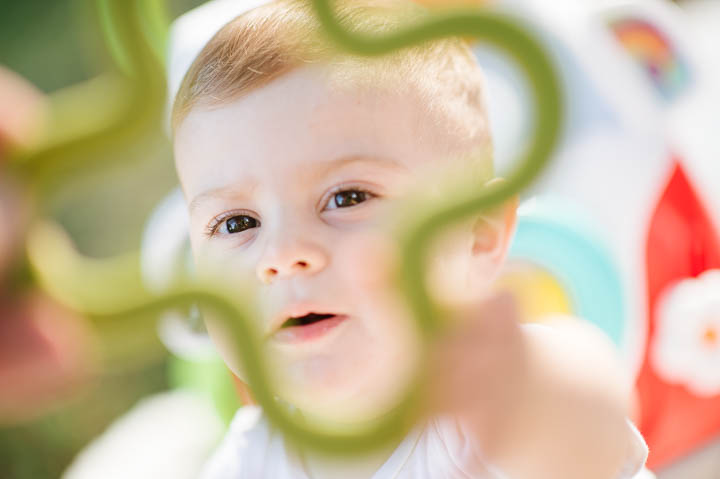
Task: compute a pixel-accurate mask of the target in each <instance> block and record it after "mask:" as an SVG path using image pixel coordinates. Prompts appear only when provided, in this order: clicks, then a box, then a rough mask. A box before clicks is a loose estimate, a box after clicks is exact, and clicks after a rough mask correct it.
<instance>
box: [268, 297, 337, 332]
mask: <svg viewBox="0 0 720 479" xmlns="http://www.w3.org/2000/svg"><path fill="white" fill-rule="evenodd" d="M308 314H330V315H333V316H342V313H339V312H337V311H332V309H331V308H328V307H325V306H320V305H317V304H312V303H293V304H290V305H288V306H286V307H285V308H283V310H282V311H281V312H280V313H279V314H277V315H276V316H275V317H274V318H273V320H272V321H271V323H270V332H269V334H268V336H272V335H273V334H275V333H276V332H277V331H279V330H280V329H281V328H282V326H283V324H285V322H286V321H287V320H288V319H292V318H301V317H303V316H307V315H308Z"/></svg>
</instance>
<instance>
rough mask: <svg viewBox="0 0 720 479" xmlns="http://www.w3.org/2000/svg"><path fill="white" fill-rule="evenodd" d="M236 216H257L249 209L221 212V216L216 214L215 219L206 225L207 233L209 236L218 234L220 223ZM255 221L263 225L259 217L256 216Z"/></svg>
mask: <svg viewBox="0 0 720 479" xmlns="http://www.w3.org/2000/svg"><path fill="white" fill-rule="evenodd" d="M236 216H250V217H252V218H255V216H253V215H252V214H250V212H249V211H244V210H240V211H237V210H236V211H228V212H226V213H223V214H221V215H220V216H216V217H215V218H213V219H212V220H211V221H210V223H209V224H208V225H207V226H206V227H205V235H206V236H208V237H213V236H216V235H217V229H218V227H219V226H220V225H222V223H223V221H227V220H229V219H231V218H234V217H236ZM255 221H257V222H258V226H260V225H261V222H260V220H258V219H257V218H256V219H255Z"/></svg>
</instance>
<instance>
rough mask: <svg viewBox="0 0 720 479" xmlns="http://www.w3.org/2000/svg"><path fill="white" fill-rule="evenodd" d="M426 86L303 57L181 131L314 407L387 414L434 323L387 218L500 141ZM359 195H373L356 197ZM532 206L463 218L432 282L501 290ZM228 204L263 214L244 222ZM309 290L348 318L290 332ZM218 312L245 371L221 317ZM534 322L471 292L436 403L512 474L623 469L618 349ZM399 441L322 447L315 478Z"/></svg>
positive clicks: (231, 359)
mask: <svg viewBox="0 0 720 479" xmlns="http://www.w3.org/2000/svg"><path fill="white" fill-rule="evenodd" d="M393 91H394V92H393ZM398 92H402V93H398ZM420 98H421V97H420V95H418V94H416V92H414V91H413V90H412V88H406V89H395V90H393V89H387V90H383V89H380V88H371V87H365V88H341V87H338V86H337V85H336V84H334V83H333V82H331V81H329V80H328V76H327V75H326V74H325V72H324V71H323V69H322V67H320V66H312V67H304V68H300V69H298V70H295V71H294V72H292V73H290V74H288V75H285V76H283V77H281V78H279V79H278V80H276V81H274V82H272V83H270V84H269V85H267V86H265V87H263V88H260V89H257V90H254V91H252V92H251V93H249V94H247V95H246V96H244V97H242V98H240V99H238V100H235V101H232V102H228V103H224V104H222V105H220V106H214V107H212V108H203V107H195V108H194V109H193V110H192V111H191V112H190V113H189V115H188V116H187V118H185V119H184V120H183V121H182V122H181V124H180V125H179V127H178V129H177V130H176V134H175V139H174V147H175V157H176V162H177V170H178V174H179V177H180V181H181V184H182V187H183V190H184V193H185V196H186V199H187V201H188V205H189V211H190V218H191V219H190V223H191V231H190V236H191V242H192V247H193V252H194V254H195V258H196V261H197V264H198V268H199V269H200V270H208V271H217V270H218V269H221V270H225V271H232V272H233V274H235V275H239V276H241V277H244V278H246V280H247V278H250V279H249V280H251V281H254V282H256V284H257V285H258V287H259V293H258V300H259V302H260V303H261V305H262V314H261V315H260V316H261V317H259V318H258V327H259V328H260V330H261V331H264V332H265V333H266V334H267V341H266V347H267V348H268V351H269V353H270V357H272V358H273V361H274V365H275V366H276V371H277V372H276V376H277V379H278V384H279V385H282V388H281V389H279V391H280V395H281V396H282V397H283V398H284V399H285V400H286V401H288V402H290V403H292V404H294V405H295V406H297V407H299V408H300V409H301V410H303V411H304V412H306V413H307V414H310V415H312V414H316V413H317V414H320V413H322V414H321V415H322V417H324V418H331V419H335V420H338V421H346V422H352V421H362V420H366V419H368V418H371V417H375V416H377V415H378V414H382V411H383V410H384V409H386V408H387V407H389V406H390V405H391V404H392V402H393V400H395V399H397V395H398V394H401V393H402V392H403V388H402V385H403V382H404V380H406V379H407V378H409V377H410V373H411V372H412V370H413V367H414V366H415V364H416V361H417V357H418V354H419V351H418V349H419V348H418V342H417V332H416V331H415V328H414V326H413V323H412V321H411V319H410V318H409V317H408V314H407V312H406V310H405V307H404V305H403V304H402V302H401V301H400V300H399V298H398V297H396V296H395V295H394V294H393V291H394V289H393V288H392V287H391V285H390V283H389V279H388V278H389V277H390V275H389V274H388V271H389V270H390V269H391V268H390V266H391V265H392V262H393V260H394V258H395V257H396V255H395V254H394V253H393V246H394V245H393V241H392V238H391V236H390V235H389V233H388V231H389V228H387V224H386V221H388V215H389V213H390V212H391V211H392V209H393V206H394V205H395V204H396V203H397V202H398V201H399V200H401V199H402V198H404V197H406V196H407V195H408V192H409V191H410V190H414V191H417V190H419V191H426V192H427V194H428V195H432V194H433V187H432V183H431V182H428V181H427V179H428V177H430V178H433V177H437V174H439V172H441V171H443V170H446V169H448V168H454V167H460V168H463V167H465V166H466V165H465V164H464V163H462V161H464V160H452V159H451V158H453V157H463V156H467V154H468V148H479V149H482V148H483V147H486V145H468V144H467V141H464V139H463V138H457V137H453V136H452V135H453V133H452V132H453V131H456V130H455V129H452V128H444V126H446V125H444V124H443V121H444V120H443V119H442V118H438V117H435V116H433V115H432V114H431V113H429V111H430V109H428V108H426V107H425V106H426V105H424V103H423V102H422V101H421V100H420ZM338 195H339V196H338ZM352 195H355V199H356V200H357V199H358V198H359V199H360V200H362V201H355V202H352V201H350V202H349V203H348V198H350V196H352ZM348 204H352V205H351V206H342V205H348ZM515 206H516V204H515V202H511V203H510V204H508V205H505V206H504V207H502V208H499V209H498V210H497V211H494V212H491V213H487V214H485V215H482V216H478V217H476V218H473V219H472V221H469V222H468V223H467V224H464V225H461V226H460V227H458V228H457V230H455V231H453V232H452V234H451V235H449V239H448V240H447V241H446V242H443V243H442V247H441V248H438V251H436V252H435V253H434V257H433V258H432V259H431V263H432V264H431V272H432V273H431V274H430V277H433V278H434V280H435V282H434V283H433V284H435V283H437V284H438V285H440V284H443V283H449V284H453V285H454V286H455V287H454V288H449V289H453V290H456V291H457V290H462V291H464V292H466V293H467V294H463V295H459V296H461V297H463V298H468V297H473V298H481V297H483V296H487V294H488V291H489V289H490V285H491V284H492V279H493V278H494V277H495V276H496V275H497V273H498V270H499V269H500V267H501V266H502V263H503V260H504V258H505V255H506V252H507V247H508V244H509V241H510V238H511V236H512V232H513V230H514V226H515ZM229 218H234V220H233V221H234V223H233V224H237V223H238V221H245V225H246V226H249V227H248V229H245V230H243V231H239V232H235V233H231V230H232V229H233V227H232V225H230V226H229V223H228V222H227V220H228V219H229ZM436 292H437V293H438V294H439V295H442V292H443V288H442V287H440V286H438V287H437V288H436ZM455 299H456V298H455ZM299 303H304V304H311V305H312V306H311V308H312V310H313V311H315V312H330V313H335V314H344V315H347V317H348V319H347V320H345V321H344V322H342V323H341V324H340V325H339V326H337V327H336V328H334V329H333V330H332V331H331V332H330V333H328V334H327V335H326V336H323V337H322V338H320V340H317V341H312V342H306V343H301V344H292V343H291V344H288V343H286V342H283V341H282V340H279V338H278V334H275V331H276V328H277V327H278V318H279V317H280V318H281V317H282V312H283V310H284V309H285V308H286V307H287V306H288V305H292V304H299ZM456 304H457V303H456ZM206 319H208V329H209V331H210V334H211V335H212V337H213V339H214V341H215V342H216V343H217V344H218V346H219V349H220V350H221V353H222V354H223V355H224V357H225V360H226V362H227V364H228V365H229V366H230V367H231V369H232V370H233V371H234V372H235V373H236V374H237V375H238V376H239V377H241V378H242V365H241V364H239V362H238V361H237V359H236V357H235V355H234V354H233V353H232V351H231V350H230V348H228V347H227V341H226V338H225V336H224V334H223V331H222V328H221V327H220V326H219V325H218V324H216V323H215V322H214V321H213V320H212V318H206ZM518 319H519V318H518V317H517V313H516V312H515V309H514V306H513V303H512V301H509V300H508V299H507V298H494V299H490V300H489V301H487V302H485V301H483V302H481V303H479V304H478V303H475V304H472V303H470V304H469V303H467V302H464V304H463V306H462V307H460V308H457V314H455V315H453V317H449V318H447V320H448V322H449V323H450V324H452V325H453V326H452V327H451V329H450V332H449V333H448V334H447V336H446V337H444V338H441V339H440V340H439V341H438V344H437V346H436V348H435V349H434V350H433V351H431V353H430V354H432V355H433V356H432V357H433V361H431V364H433V366H432V367H431V368H430V369H431V371H429V374H430V379H431V380H430V384H431V385H432V386H431V387H430V389H429V390H428V391H427V399H428V401H427V402H428V407H429V413H437V412H441V411H442V412H446V411H448V412H451V413H453V414H456V415H457V416H458V417H460V418H461V419H462V420H463V421H465V423H466V424H468V425H469V430H470V431H471V432H472V434H473V435H474V436H475V440H476V441H477V444H478V445H480V446H481V448H482V454H483V457H485V458H486V459H490V460H491V461H492V462H493V463H494V464H496V465H497V466H498V467H500V468H501V469H503V470H505V471H506V472H507V473H508V474H509V475H512V477H518V478H523V477H532V478H533V479H537V478H545V477H547V478H553V479H557V478H564V477H568V478H570V477H586V478H594V477H597V478H610V477H613V474H615V473H616V471H617V470H618V469H619V467H620V464H621V462H622V460H623V457H624V454H625V451H626V448H627V438H628V434H627V430H626V428H625V425H624V417H625V401H626V399H625V398H626V397H627V391H626V388H624V385H623V382H622V380H621V378H622V374H621V373H620V367H619V365H618V362H617V359H616V355H615V351H614V350H613V349H612V347H611V346H609V345H608V341H607V340H605V339H604V338H603V337H602V336H601V334H600V333H598V332H597V331H595V330H592V329H591V328H590V327H589V326H587V327H586V326H584V325H579V324H580V323H579V322H573V323H570V324H569V325H568V324H566V323H568V322H565V321H558V322H557V324H556V326H555V327H554V328H537V327H535V328H525V327H522V326H520V324H519V321H518ZM548 330H550V331H548ZM279 334H281V333H279ZM578 344H582V347H578ZM568 358H572V361H568ZM588 368H590V369H588ZM588 370H593V371H594V373H593V375H592V378H588V377H587V376H588V374H587V371H588ZM559 405H562V407H558V406H559ZM590 431H592V433H590ZM549 432H551V433H549ZM390 452H391V451H386V452H384V453H383V454H381V455H380V456H378V457H376V458H374V459H373V460H370V461H365V462H366V463H367V462H369V465H366V468H365V469H358V468H348V467H347V463H344V464H341V465H337V464H335V465H334V466H333V465H332V464H331V463H329V462H328V461H322V460H312V461H309V462H310V467H311V469H312V470H313V473H314V475H315V477H339V476H338V473H339V472H338V470H337V469H334V467H339V468H340V469H342V468H343V467H344V468H345V469H344V470H343V477H349V476H347V473H348V471H349V470H354V471H355V472H356V473H357V474H358V477H363V476H365V477H367V476H369V475H370V472H371V471H372V470H376V469H377V467H379V465H380V464H381V463H382V462H383V460H384V459H385V458H386V457H387V455H389V453H390ZM569 458H575V460H572V459H569Z"/></svg>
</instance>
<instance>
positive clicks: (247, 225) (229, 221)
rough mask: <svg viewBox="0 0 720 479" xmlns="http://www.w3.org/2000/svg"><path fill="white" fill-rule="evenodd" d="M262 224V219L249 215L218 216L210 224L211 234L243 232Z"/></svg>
mask: <svg viewBox="0 0 720 479" xmlns="http://www.w3.org/2000/svg"><path fill="white" fill-rule="evenodd" d="M259 226H260V221H259V220H257V219H255V218H253V217H252V216H248V215H235V216H230V217H227V216H226V217H225V218H218V219H217V220H215V221H214V222H213V223H211V224H210V228H209V230H210V231H209V232H210V235H217V234H220V235H224V234H234V233H242V232H243V231H247V230H249V229H252V228H257V227H259Z"/></svg>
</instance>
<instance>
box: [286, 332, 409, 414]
mask: <svg viewBox="0 0 720 479" xmlns="http://www.w3.org/2000/svg"><path fill="white" fill-rule="evenodd" d="M352 333H353V331H352V330H349V331H348V334H347V335H345V336H344V337H342V338H338V340H337V341H336V342H335V343H333V344H332V345H328V346H327V347H325V348H324V349H323V350H322V351H320V352H318V353H317V354H313V355H308V356H306V357H302V358H292V359H290V358H287V359H284V360H281V361H279V362H278V365H277V366H278V368H277V371H276V375H277V376H276V378H277V379H276V384H279V385H281V386H280V387H279V388H278V392H279V395H280V396H281V397H282V398H283V399H284V400H285V401H287V402H288V403H290V404H292V405H294V406H296V407H297V408H298V409H300V410H301V411H303V412H305V413H307V414H308V415H310V416H317V417H319V418H322V419H323V420H328V421H333V422H341V423H356V422H364V421H368V420H372V419H375V418H377V417H379V416H382V415H384V414H385V413H386V412H387V411H388V410H390V409H391V408H392V407H393V406H395V405H396V404H397V402H398V401H399V400H400V399H401V398H402V395H403V394H404V393H405V392H406V388H407V386H408V384H409V383H410V381H411V379H412V378H413V373H414V365H415V358H416V357H417V354H416V351H414V350H413V348H410V347H409V345H408V343H407V341H401V340H398V339H399V338H398V337H397V335H393V336H394V337H381V338H377V337H372V336H371V335H369V334H366V333H363V332H362V331H355V333H356V334H352Z"/></svg>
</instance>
